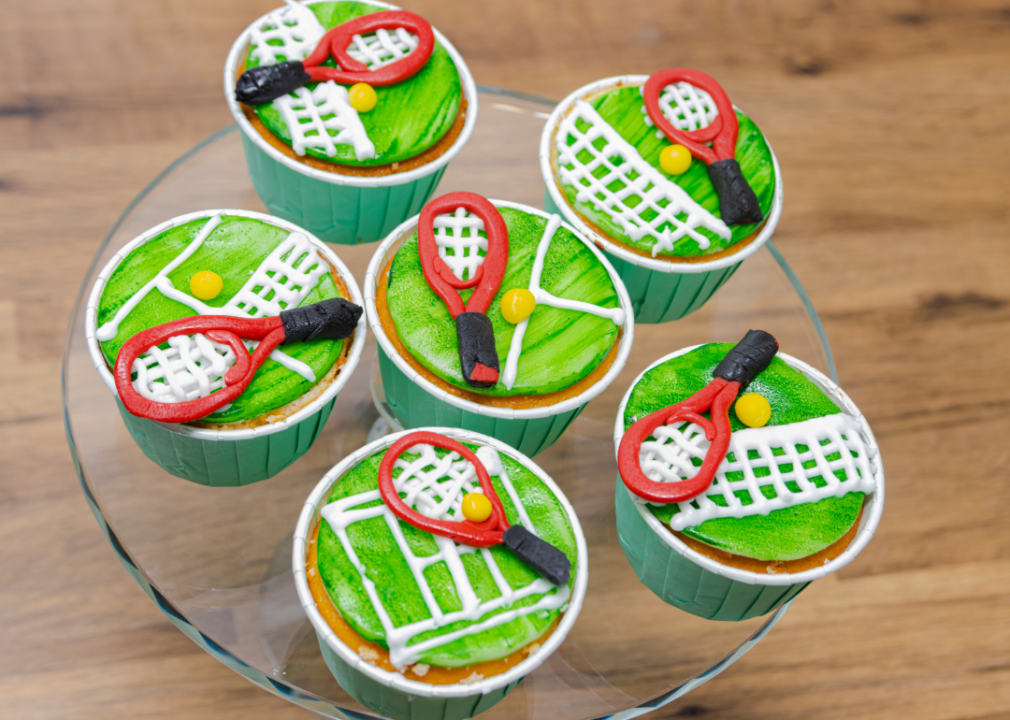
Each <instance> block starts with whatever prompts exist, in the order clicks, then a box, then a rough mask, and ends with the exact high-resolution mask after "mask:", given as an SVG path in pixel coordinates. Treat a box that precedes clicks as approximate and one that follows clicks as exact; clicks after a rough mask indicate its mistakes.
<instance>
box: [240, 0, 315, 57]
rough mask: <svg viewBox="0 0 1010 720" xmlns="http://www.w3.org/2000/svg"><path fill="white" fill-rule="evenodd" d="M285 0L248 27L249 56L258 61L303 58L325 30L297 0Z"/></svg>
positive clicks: (313, 48)
mask: <svg viewBox="0 0 1010 720" xmlns="http://www.w3.org/2000/svg"><path fill="white" fill-rule="evenodd" d="M286 1H287V5H286V6H285V7H282V8H280V9H278V10H275V11H274V12H272V13H270V14H268V15H267V16H266V17H265V18H263V21H262V22H261V23H260V24H259V25H257V26H256V27H254V28H253V29H252V30H251V31H250V34H249V41H250V43H251V44H252V45H253V46H254V47H253V50H252V56H253V57H254V58H256V59H257V60H258V61H259V63H260V64H261V65H273V64H275V63H279V62H282V61H284V60H304V59H305V58H306V57H308V56H309V55H310V54H312V51H313V50H315V49H316V45H318V44H319V41H320V39H322V37H323V35H325V34H326V30H325V28H323V26H322V24H321V23H320V22H319V19H318V18H316V15H315V13H314V12H312V10H310V9H309V8H308V7H306V6H305V5H303V4H301V3H299V2H292V0H286Z"/></svg>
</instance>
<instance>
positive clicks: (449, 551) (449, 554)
mask: <svg viewBox="0 0 1010 720" xmlns="http://www.w3.org/2000/svg"><path fill="white" fill-rule="evenodd" d="M407 452H408V453H411V454H417V455H418V457H417V458H416V459H414V460H410V461H408V460H404V459H403V458H402V457H401V458H400V459H398V460H397V461H396V465H395V467H397V468H399V469H400V470H401V471H402V472H401V473H400V475H399V476H398V477H395V478H394V479H393V484H394V485H395V486H396V489H397V491H398V492H399V493H400V494H401V495H402V496H404V502H405V503H406V504H407V505H409V506H411V507H413V508H414V509H415V510H416V511H417V512H419V513H421V514H422V515H425V516H427V517H430V518H436V519H439V520H449V521H453V520H459V519H460V518H461V517H462V501H463V497H464V496H465V495H466V494H467V493H473V492H476V493H480V492H482V489H481V486H480V482H479V480H478V478H477V473H476V471H475V470H474V467H473V465H472V464H471V463H470V462H469V461H467V460H465V459H463V458H462V457H460V456H459V455H458V454H457V453H455V452H451V453H448V454H446V455H444V456H443V457H441V458H440V457H438V454H437V453H436V451H435V448H434V447H433V446H431V445H415V446H414V447H412V448H410V449H409V450H408V451H407ZM477 457H478V459H479V460H480V461H481V462H482V463H483V464H484V466H485V468H486V469H487V471H488V474H489V475H491V476H497V477H498V478H499V480H500V481H501V483H502V485H503V486H504V487H505V490H506V492H507V493H508V496H509V497H510V498H511V499H512V502H513V504H514V505H515V507H516V510H517V511H518V513H519V519H520V523H521V524H522V525H523V526H524V527H526V528H527V529H528V530H530V531H531V532H535V530H534V528H533V525H532V523H531V522H530V518H529V515H528V514H527V511H526V508H525V507H524V506H523V504H522V502H521V501H520V499H519V495H518V493H516V490H515V488H514V486H513V485H512V482H511V481H510V480H509V477H508V475H507V474H506V472H505V468H504V465H503V464H502V462H501V458H500V456H499V455H498V451H497V450H495V449H494V448H492V447H488V446H484V447H481V448H479V449H478V450H477ZM381 499H382V496H381V494H380V493H379V491H378V490H371V491H368V492H364V493H360V494H358V495H353V496H351V497H347V498H342V499H340V500H337V501H335V502H332V503H330V504H329V505H326V506H324V507H323V508H322V509H321V510H320V515H321V516H322V518H323V519H324V520H325V521H326V522H327V524H328V525H329V526H330V528H331V529H332V530H333V532H334V533H335V534H336V535H337V537H338V538H339V539H340V543H341V545H342V546H343V548H344V552H346V553H347V557H348V559H349V560H350V562H351V564H352V565H353V566H354V568H355V569H356V570H357V571H358V574H359V575H360V577H361V582H362V584H363V585H364V588H365V592H366V593H367V595H368V598H369V601H370V602H371V603H372V606H373V607H374V608H375V612H376V615H377V616H378V618H379V621H380V623H381V624H382V628H383V631H384V633H385V635H386V643H387V645H388V647H389V659H390V662H391V663H392V664H393V666H394V667H395V668H397V669H398V670H401V671H402V670H404V669H405V668H406V667H407V666H408V665H414V664H415V663H417V662H418V660H420V659H421V657H422V656H423V655H424V654H425V653H427V652H429V651H430V650H432V649H434V648H437V647H440V646H442V645H446V644H448V643H450V642H452V641H454V640H456V639H458V638H461V637H465V636H468V635H475V634H477V633H480V632H483V631H485V630H488V629H490V628H493V627H496V626H498V625H502V624H504V623H507V622H511V621H512V620H514V619H515V618H517V617H521V616H524V615H529V614H531V613H535V612H540V611H543V610H557V609H559V608H562V607H564V606H565V604H566V603H567V602H568V600H569V596H570V590H569V588H568V586H567V585H565V586H563V587H558V586H556V585H554V584H553V583H551V582H550V581H548V580H546V579H544V578H537V579H536V580H534V581H533V582H532V583H530V584H529V585H527V586H525V587H522V588H519V589H514V588H512V586H511V585H510V584H509V582H508V581H507V580H506V579H505V576H504V575H503V574H502V572H501V569H500V568H499V567H498V564H497V563H496V562H495V559H494V555H493V554H492V553H491V552H490V551H489V550H488V549H486V548H481V549H478V548H474V547H470V546H468V545H461V544H458V543H456V542H454V541H453V540H450V539H449V538H445V537H441V536H439V535H432V537H433V538H434V539H435V543H436V545H437V546H438V552H436V553H435V554H434V555H427V556H423V557H419V556H417V555H415V554H414V553H413V551H412V550H411V549H410V546H409V545H408V544H407V541H406V538H404V536H403V531H402V530H401V528H400V522H399V520H397V518H396V516H395V515H393V513H392V511H391V510H390V509H389V507H387V506H386V505H385V503H383V504H380V505H377V506H375V507H367V508H366V507H362V506H363V505H366V504H368V503H372V502H374V501H376V500H381ZM377 517H381V518H383V519H384V520H385V522H386V525H387V526H388V527H389V530H390V532H391V533H392V534H393V538H394V539H395V541H396V544H397V547H398V548H399V549H400V552H402V553H403V557H404V558H405V559H406V561H407V564H408V565H409V567H410V571H411V574H412V576H413V578H414V581H415V582H416V583H417V587H418V588H419V590H420V592H421V596H422V598H423V599H424V603H425V606H426V607H427V609H428V612H429V614H430V617H429V618H428V619H426V620H421V621H418V622H415V623H411V624H409V625H401V626H399V627H396V626H394V625H393V623H392V620H391V619H390V617H389V613H388V612H387V610H386V608H385V607H384V606H383V605H382V601H381V599H380V598H379V594H378V590H377V589H376V586H375V583H374V582H373V581H372V580H370V579H369V577H368V573H369V568H367V567H365V566H364V565H363V564H362V562H361V560H360V559H359V558H358V555H357V553H356V552H355V551H354V546H353V545H352V544H351V541H350V539H349V537H348V535H347V528H348V527H349V526H350V525H353V524H354V523H357V522H362V521H364V520H368V519H371V518H377ZM473 552H480V554H481V557H482V558H483V559H484V562H485V563H486V564H487V567H488V570H489V571H490V573H491V576H492V577H493V578H494V581H495V585H496V586H497V588H498V592H499V593H500V595H499V596H498V597H497V598H494V599H492V600H487V601H481V600H480V598H479V597H477V593H476V592H475V591H474V589H473V585H472V584H471V583H470V579H469V577H468V576H467V573H466V568H465V566H464V565H463V561H462V560H461V559H460V556H461V555H463V554H468V553H473ZM438 562H444V563H445V564H446V567H447V568H448V569H449V574H450V576H451V577H452V582H453V585H454V587H455V590H456V596H457V597H458V598H459V601H460V603H461V604H462V606H463V607H462V609H461V610H457V611H453V612H448V613H446V612H443V611H442V609H441V608H440V607H439V605H438V603H437V602H436V600H435V596H434V594H433V592H432V590H431V586H430V585H429V584H428V581H427V579H426V578H425V575H424V570H425V568H427V567H429V566H431V565H433V564H435V563H438ZM376 572H378V569H375V570H373V572H372V575H373V576H375V574H376ZM552 591H556V592H552ZM531 595H543V597H541V598H540V599H539V600H538V601H537V602H535V603H533V604H532V605H530V606H528V607H522V608H513V609H510V610H506V611H505V612H502V613H499V614H496V615H493V616H491V617H488V618H486V619H484V620H482V618H484V617H485V616H486V615H487V614H488V613H490V612H492V611H495V610H499V609H501V608H508V607H510V606H512V605H514V604H515V603H516V602H518V601H519V600H521V599H523V598H526V597H529V596H531ZM460 621H469V622H470V623H472V624H470V625H468V626H466V627H463V628H460V629H458V630H455V631H453V632H451V633H447V634H445V635H441V636H439V637H434V638H429V639H428V640H425V641H423V642H418V643H414V644H411V642H410V641H411V640H413V639H414V638H415V637H417V636H418V635H420V634H422V633H426V632H428V631H430V630H435V629H437V628H440V627H445V626H446V625H450V624H452V623H456V622H460Z"/></svg>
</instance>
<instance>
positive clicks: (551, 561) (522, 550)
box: [502, 525, 572, 585]
mask: <svg viewBox="0 0 1010 720" xmlns="http://www.w3.org/2000/svg"><path fill="white" fill-rule="evenodd" d="M502 542H504V543H505V547H507V548H508V549H509V550H511V551H512V552H514V553H515V554H516V555H517V556H518V557H519V559H520V560H522V561H523V562H524V563H526V564H527V565H529V566H530V567H531V568H533V569H534V570H536V571H537V572H538V573H540V574H541V575H543V576H544V577H545V578H547V579H548V580H550V581H551V582H552V583H554V584H555V585H567V584H568V578H569V577H570V576H571V574H572V563H571V561H570V560H569V559H568V556H567V555H565V554H564V553H563V552H561V551H560V550H558V549H557V548H556V547H554V546H553V545H551V544H550V543H547V542H544V541H543V540H541V539H540V538H538V537H537V536H536V535H534V534H533V533H531V532H530V531H529V530H527V529H526V528H524V527H523V526H522V525H513V526H511V527H510V528H509V529H508V530H506V531H505V535H504V536H503V537H502Z"/></svg>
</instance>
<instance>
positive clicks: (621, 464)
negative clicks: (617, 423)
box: [617, 377, 740, 503]
mask: <svg viewBox="0 0 1010 720" xmlns="http://www.w3.org/2000/svg"><path fill="white" fill-rule="evenodd" d="M738 392H740V383H738V382H736V381H729V380H726V379H724V378H718V377H717V378H715V379H714V380H712V382H710V383H709V384H708V385H706V386H705V387H703V388H702V389H701V390H699V391H698V392H696V393H695V394H694V395H692V396H691V397H689V398H688V399H687V400H684V401H682V402H679V403H677V404H676V405H671V406H670V407H666V408H663V409H662V410H657V411H656V412H654V413H651V414H649V415H646V416H645V417H644V418H642V419H641V420H639V421H638V422H636V423H635V424H634V425H632V426H631V427H630V428H628V430H627V432H625V433H624V437H623V438H622V439H621V445H620V447H619V449H618V451H617V469H618V472H619V473H620V475H621V479H622V480H623V481H624V484H625V485H626V486H627V488H628V489H629V490H631V492H633V493H635V495H638V497H640V498H643V499H645V500H650V501H652V502H660V503H679V502H685V501H687V500H690V499H691V498H694V497H697V496H698V495H701V494H702V493H703V492H705V491H706V490H708V488H709V486H710V485H711V484H712V480H713V479H714V478H715V471H716V470H717V469H718V467H719V464H720V463H721V462H722V461H723V458H725V457H726V452H727V451H728V450H729V441H730V435H731V434H732V432H733V430H732V428H731V426H730V423H729V407H730V405H732V404H733V400H735V399H736V396H737V393H738ZM706 410H711V413H710V415H711V417H712V420H711V421H710V420H708V419H707V418H704V417H702V416H701V413H703V412H705V411H706ZM680 420H687V421H688V422H693V423H697V424H698V425H700V426H701V427H702V428H703V429H704V430H705V437H707V438H708V439H709V441H710V442H711V443H712V444H711V445H710V446H709V448H708V452H707V453H705V459H704V460H703V461H702V464H701V467H700V468H699V469H698V474H697V475H695V476H694V477H692V478H689V479H687V480H682V481H681V482H669V483H663V482H656V481H655V480H650V479H649V478H648V477H646V476H645V473H643V472H642V464H641V462H640V460H639V451H640V450H641V449H642V443H643V442H644V441H645V440H648V439H649V436H650V435H652V433H653V431H654V430H655V429H656V428H658V427H659V426H660V425H664V424H665V425H669V424H670V423H673V422H677V421H680Z"/></svg>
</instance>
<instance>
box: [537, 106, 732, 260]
mask: <svg viewBox="0 0 1010 720" xmlns="http://www.w3.org/2000/svg"><path fill="white" fill-rule="evenodd" d="M569 141H572V144H571V145H569ZM557 151H558V174H559V176H560V179H561V182H562V183H563V184H565V185H571V186H574V187H575V188H576V190H577V191H578V193H577V195H576V199H577V200H578V201H579V202H581V203H591V204H592V205H593V207H594V208H596V209H597V210H599V211H600V212H604V213H606V214H607V215H609V216H610V217H611V218H612V219H613V220H614V222H615V223H617V224H618V225H619V226H620V227H621V229H622V230H623V231H624V232H625V233H626V234H627V235H628V237H630V238H631V239H633V240H635V241H640V240H642V239H643V238H646V237H648V238H651V241H652V243H653V245H652V255H653V257H655V256H656V255H657V254H658V253H660V252H661V251H670V250H672V249H673V246H674V243H676V242H677V241H678V240H680V239H681V238H684V237H689V238H691V239H692V240H694V241H695V242H696V243H697V245H698V247H699V248H700V249H701V250H707V249H708V248H709V247H710V246H711V244H712V243H711V241H710V240H709V238H707V237H706V236H705V235H704V234H702V233H701V232H699V229H700V228H704V229H705V230H708V231H709V232H711V233H713V234H715V235H716V236H718V237H720V238H722V239H724V240H728V239H730V238H731V237H732V231H731V230H730V229H729V228H728V227H727V226H726V223H724V222H723V221H722V220H720V219H719V218H717V217H716V216H715V215H713V214H712V213H710V212H709V211H708V210H706V209H705V208H703V207H702V206H701V205H699V204H698V203H697V202H695V201H694V199H692V198H691V196H690V195H689V194H688V193H687V192H686V191H685V190H684V189H683V188H681V187H680V186H679V185H677V184H676V183H674V182H672V181H671V180H670V179H668V178H667V177H666V176H665V175H663V174H662V173H661V172H660V171H659V170H657V169H656V168H654V167H653V166H652V165H650V164H649V163H647V162H646V161H645V160H644V159H643V158H642V156H641V155H639V154H638V151H637V150H636V149H635V148H634V147H633V146H632V145H631V143H629V142H628V141H627V140H625V139H624V138H623V137H621V136H620V134H618V132H617V131H616V130H615V129H614V128H613V127H611V125H610V124H609V123H607V122H606V121H605V120H604V119H603V118H602V117H600V115H599V113H597V112H596V110H594V109H593V107H592V106H591V105H590V104H589V103H587V102H585V101H584V100H576V101H575V104H574V105H573V107H572V111H571V112H569V113H568V115H566V116H565V117H564V118H562V119H561V122H560V123H559V124H558V133H557ZM583 152H585V153H588V154H589V156H590V158H589V160H588V162H583V161H582V160H580V159H579V157H578V156H579V155H580V154H582V153H583ZM597 175H599V177H597ZM612 185H616V187H614V188H611V186H612ZM646 214H649V215H651V216H652V217H651V218H650V219H646V218H644V217H643V215H646Z"/></svg>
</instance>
